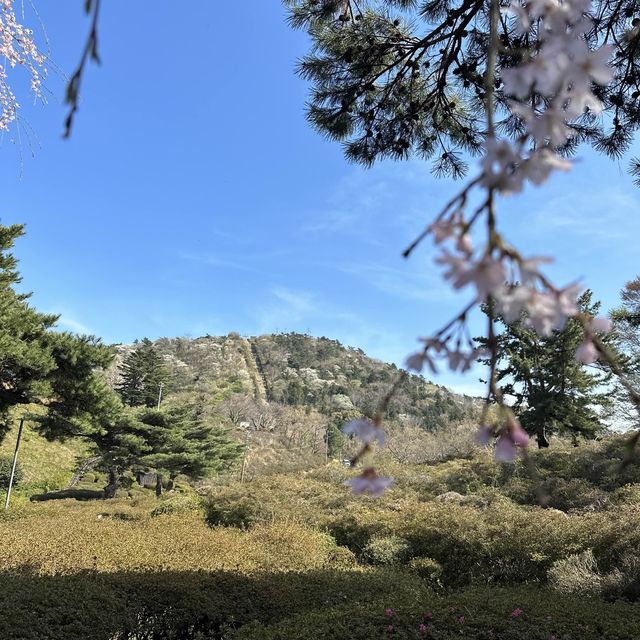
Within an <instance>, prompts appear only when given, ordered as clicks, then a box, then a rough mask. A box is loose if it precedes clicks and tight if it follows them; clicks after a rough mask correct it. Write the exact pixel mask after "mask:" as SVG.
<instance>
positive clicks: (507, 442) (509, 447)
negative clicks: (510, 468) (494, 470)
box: [494, 434, 517, 462]
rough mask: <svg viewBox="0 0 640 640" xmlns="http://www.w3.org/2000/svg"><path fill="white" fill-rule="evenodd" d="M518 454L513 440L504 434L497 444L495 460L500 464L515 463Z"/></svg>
mask: <svg viewBox="0 0 640 640" xmlns="http://www.w3.org/2000/svg"><path fill="white" fill-rule="evenodd" d="M516 454H517V451H516V447H515V445H514V444H513V442H512V441H511V438H510V437H509V436H508V435H506V434H502V435H501V436H500V437H499V438H498V442H497V443H496V449H495V452H494V455H495V459H496V460H497V461H498V462H513V461H514V460H515V459H516Z"/></svg>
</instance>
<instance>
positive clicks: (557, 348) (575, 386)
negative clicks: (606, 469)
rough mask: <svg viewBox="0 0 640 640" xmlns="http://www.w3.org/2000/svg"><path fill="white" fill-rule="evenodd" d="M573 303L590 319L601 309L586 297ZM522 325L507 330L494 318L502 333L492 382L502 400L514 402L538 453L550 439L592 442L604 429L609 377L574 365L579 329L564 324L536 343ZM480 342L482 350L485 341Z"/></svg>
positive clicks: (507, 326)
mask: <svg viewBox="0 0 640 640" xmlns="http://www.w3.org/2000/svg"><path fill="white" fill-rule="evenodd" d="M578 302H579V306H580V309H581V311H583V312H585V313H588V314H590V315H592V316H594V315H596V314H597V312H598V309H599V307H600V303H598V302H595V303H594V302H593V301H592V293H591V292H590V291H586V292H585V293H583V294H582V296H581V297H580V299H579V301H578ZM524 320H525V319H524V318H521V319H520V320H518V321H516V322H512V323H510V324H509V323H507V322H505V320H504V318H503V317H502V316H499V315H498V316H496V318H495V322H496V323H497V324H498V325H501V326H502V329H503V330H502V332H501V333H500V334H499V335H497V336H496V340H497V342H498V369H497V379H498V382H499V383H500V389H501V391H502V393H503V395H506V396H511V397H512V398H513V400H514V404H513V408H514V410H515V412H516V414H517V415H518V417H519V419H520V422H521V424H522V426H523V428H524V429H525V430H526V431H527V432H528V433H529V434H530V435H533V436H535V437H536V438H537V442H538V446H539V447H547V446H549V441H548V436H549V435H551V434H554V433H559V434H564V435H572V436H573V437H574V438H575V437H577V436H582V437H585V438H592V437H594V436H595V435H596V434H597V433H598V432H599V431H602V430H603V429H605V427H606V425H605V422H604V420H605V418H606V417H607V415H608V411H609V410H610V408H611V392H610V390H609V389H608V388H607V384H608V382H609V381H610V379H611V376H610V374H609V373H608V372H607V371H604V370H603V369H602V368H598V367H588V366H585V365H584V364H582V363H581V362H578V361H577V360H576V357H575V354H576V350H577V349H578V347H579V345H580V344H581V342H582V340H583V339H584V330H583V328H582V326H581V325H580V324H579V322H578V321H576V320H574V319H569V320H568V321H567V323H566V325H565V327H564V328H563V329H561V330H559V331H553V332H552V333H551V334H550V335H549V336H548V337H541V336H539V335H538V334H537V333H536V332H535V331H534V330H533V329H532V328H530V327H528V326H527V325H526V324H525V322H524ZM607 340H608V339H607ZM479 342H480V343H481V344H483V345H484V344H486V339H481V340H479Z"/></svg>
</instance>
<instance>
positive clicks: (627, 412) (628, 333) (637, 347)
mask: <svg viewBox="0 0 640 640" xmlns="http://www.w3.org/2000/svg"><path fill="white" fill-rule="evenodd" d="M620 297H621V301H622V304H621V305H620V307H618V308H617V309H614V310H613V311H612V313H611V317H612V319H613V322H614V327H615V340H616V347H617V348H618V349H619V351H621V352H622V353H623V354H624V361H623V362H622V365H623V367H624V373H625V375H626V377H627V378H628V379H629V381H630V382H631V383H632V384H633V386H634V387H635V388H636V389H637V388H640V276H638V277H636V278H634V279H633V280H631V281H629V282H627V284H626V285H625V287H624V289H623V290H622V292H621V295H620ZM615 400H616V418H617V419H618V420H620V421H621V422H622V423H623V424H624V426H634V427H636V428H637V422H638V418H637V412H636V410H635V409H634V405H633V402H631V400H630V398H629V393H628V391H627V390H626V389H625V388H624V387H623V386H622V385H621V384H620V383H619V382H617V384H616V394H615Z"/></svg>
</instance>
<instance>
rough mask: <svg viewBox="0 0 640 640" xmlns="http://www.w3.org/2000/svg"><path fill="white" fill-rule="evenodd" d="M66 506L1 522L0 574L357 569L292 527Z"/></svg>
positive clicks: (45, 506) (112, 506)
mask: <svg viewBox="0 0 640 640" xmlns="http://www.w3.org/2000/svg"><path fill="white" fill-rule="evenodd" d="M68 502H69V501H58V502H57V504H53V503H38V504H37V507H36V505H34V506H33V509H32V511H31V512H30V513H29V514H28V515H26V516H25V517H22V518H19V519H17V520H11V521H0V538H1V539H2V541H3V543H2V545H0V567H1V568H2V570H5V571H11V570H17V569H20V568H21V567H23V566H29V567H30V568H31V570H32V571H34V572H36V573H38V574H42V575H54V574H55V575H60V574H71V573H76V572H78V571H85V570H97V571H107V572H111V571H133V570H136V571H141V570H144V571H157V570H175V571H188V570H193V571H200V570H208V571H215V570H222V569H228V568H232V569H234V570H235V571H239V572H243V573H247V572H251V571H283V572H286V571H308V570H312V569H316V568H320V567H325V568H327V567H342V566H345V565H349V564H350V563H352V562H353V554H350V553H349V552H346V554H345V553H343V552H341V551H340V550H338V549H337V547H336V543H335V541H334V540H333V538H331V536H329V535H327V534H326V533H322V532H319V531H313V530H311V529H308V528H305V527H302V526H300V525H297V524H295V523H292V522H276V523H265V524H258V525H256V526H255V527H253V528H252V529H251V530H250V531H242V530H239V529H233V528H222V527H216V528H210V527H208V526H207V525H206V524H205V523H204V521H203V520H202V518H201V516H200V514H199V513H198V512H192V513H190V512H183V513H176V514H173V515H163V516H157V517H153V518H151V517H150V516H149V511H147V510H146V509H145V511H142V510H141V509H140V508H136V507H135V506H134V505H132V504H131V501H117V502H114V503H105V502H103V501H99V502H97V503H75V502H74V503H72V504H69V503H68ZM147 504H153V499H152V500H150V501H149V502H148V503H145V505H147ZM36 509H37V510H36ZM35 514H37V515H35ZM0 637H1V636H0Z"/></svg>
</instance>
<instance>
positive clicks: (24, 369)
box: [0, 225, 113, 440]
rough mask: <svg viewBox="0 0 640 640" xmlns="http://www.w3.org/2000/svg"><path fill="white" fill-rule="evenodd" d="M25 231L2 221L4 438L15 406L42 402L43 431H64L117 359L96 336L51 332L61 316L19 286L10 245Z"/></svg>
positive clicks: (0, 395) (0, 423)
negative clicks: (37, 305)
mask: <svg viewBox="0 0 640 640" xmlns="http://www.w3.org/2000/svg"><path fill="white" fill-rule="evenodd" d="M23 233H24V227H23V226H22V225H12V226H4V225H0V440H1V439H2V437H3V436H4V434H5V433H6V431H7V429H8V427H9V419H10V410H11V408H12V407H15V406H16V405H27V404H39V405H42V406H44V407H45V409H46V410H45V413H44V414H41V420H42V422H41V428H42V430H43V431H44V432H45V433H46V434H47V435H48V436H50V437H56V436H55V434H58V433H63V432H64V431H65V429H66V426H67V423H68V422H69V420H71V419H73V418H75V417H78V416H80V415H82V414H84V413H85V412H86V411H85V410H86V409H87V407H90V404H91V403H90V399H91V398H92V397H93V396H94V392H95V391H96V385H98V386H99V382H98V381H97V378H96V373H95V372H96V370H99V369H103V368H105V367H107V366H108V365H109V364H110V362H111V360H112V358H113V355H112V352H111V350H110V349H109V348H107V347H106V346H105V345H103V344H101V342H100V340H99V339H98V338H95V337H92V336H75V335H72V334H70V333H61V332H55V331H53V328H54V326H55V323H56V321H57V316H55V315H51V314H44V313H40V312H38V311H36V310H35V309H34V308H33V307H31V306H30V305H29V296H30V294H24V293H18V292H17V291H16V286H17V285H18V284H19V283H20V281H21V277H20V274H19V273H18V270H17V260H16V258H15V257H14V256H13V254H12V253H11V249H12V247H13V245H14V242H15V240H16V239H18V238H19V237H20V236H22V235H23Z"/></svg>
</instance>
